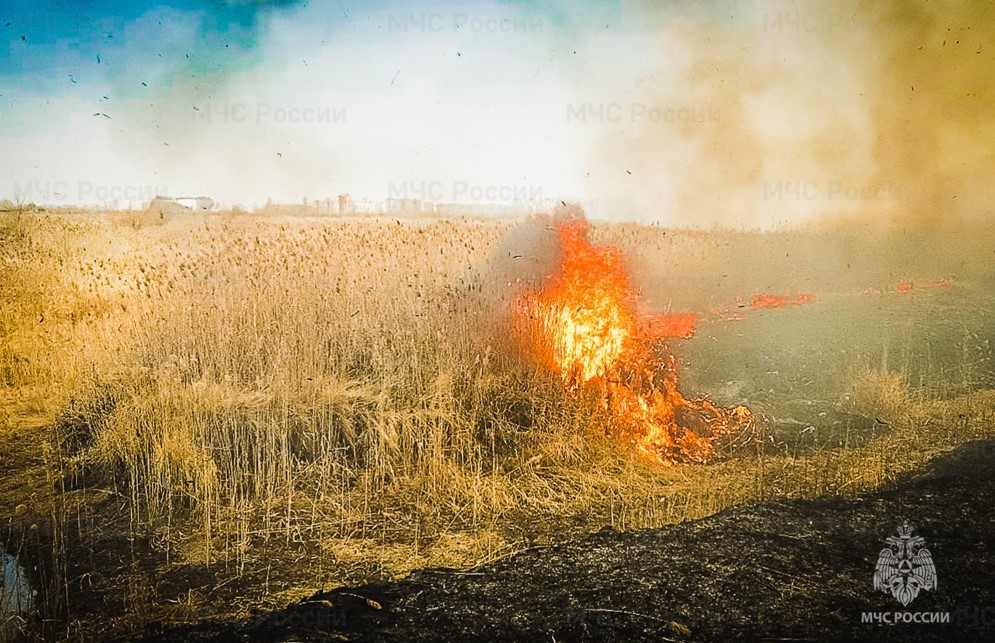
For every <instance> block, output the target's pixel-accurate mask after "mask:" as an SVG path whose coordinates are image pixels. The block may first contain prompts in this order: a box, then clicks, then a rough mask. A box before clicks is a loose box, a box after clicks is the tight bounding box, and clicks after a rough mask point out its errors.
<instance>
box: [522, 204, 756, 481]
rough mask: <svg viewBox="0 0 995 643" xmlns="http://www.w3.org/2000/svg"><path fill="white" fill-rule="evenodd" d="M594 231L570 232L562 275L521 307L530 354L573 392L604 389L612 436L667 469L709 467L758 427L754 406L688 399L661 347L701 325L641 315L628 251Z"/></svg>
mask: <svg viewBox="0 0 995 643" xmlns="http://www.w3.org/2000/svg"><path fill="white" fill-rule="evenodd" d="M586 231H587V222H586V221H585V220H583V219H577V220H575V221H573V222H569V223H562V224H560V226H559V227H558V228H557V234H558V235H559V238H560V242H561V254H562V257H561V260H560V266H559V271H558V272H556V273H554V274H552V275H550V276H549V277H548V279H547V280H546V283H545V284H544V286H543V287H542V289H541V290H538V291H529V292H526V293H524V294H523V295H522V296H521V298H520V300H519V301H518V302H516V310H515V313H516V318H515V322H516V324H517V325H518V327H519V333H520V334H521V335H523V336H524V343H525V345H526V347H527V349H529V350H531V351H532V352H534V353H535V354H537V355H538V356H540V358H541V359H542V360H543V361H545V363H546V364H547V365H548V366H550V367H551V368H553V369H554V370H556V371H557V372H558V373H559V374H560V376H561V377H562V379H563V382H564V384H565V385H567V386H568V387H570V388H571V389H576V388H578V387H581V386H592V387H596V388H597V390H598V391H599V393H600V396H601V399H602V404H603V405H604V407H605V408H606V409H607V410H608V412H609V416H610V422H611V425H612V426H611V429H610V430H612V431H615V432H617V433H619V434H620V435H622V436H624V437H625V438H626V439H627V440H628V441H630V442H631V443H632V444H633V445H634V446H635V449H636V452H637V453H638V454H639V455H640V456H642V457H644V458H646V459H647V460H649V461H651V462H655V463H657V464H671V463H677V462H705V461H707V460H708V459H709V457H711V455H712V453H713V451H714V449H715V443H716V441H717V440H719V439H720V438H722V437H724V436H727V435H730V434H735V433H740V432H744V431H748V430H749V429H750V428H751V427H752V424H753V416H752V414H751V413H750V411H749V409H747V408H746V407H745V406H737V407H735V408H734V409H731V410H727V409H723V408H720V407H718V406H716V405H714V404H712V403H710V402H708V401H707V400H691V399H688V398H685V397H684V396H683V395H681V393H680V392H679V391H678V390H677V365H676V362H675V360H674V359H673V357H672V356H671V355H664V356H663V357H660V356H659V350H658V349H663V350H665V349H666V347H665V346H660V345H659V343H660V342H661V341H662V340H664V339H666V338H668V337H689V336H691V335H692V334H693V333H694V328H695V325H696V323H697V316H696V315H695V314H694V313H679V314H673V315H671V314H662V315H653V314H649V313H645V312H642V313H641V311H640V301H639V297H638V293H637V291H636V290H635V289H633V287H632V286H631V285H630V279H629V276H628V273H627V272H626V269H625V266H624V265H623V261H622V253H621V251H620V250H619V249H618V248H613V247H598V246H592V245H591V244H590V243H588V241H587V239H586ZM680 416H683V417H680ZM695 420H697V422H695ZM694 423H697V425H698V430H694V428H692V426H690V425H691V424H694Z"/></svg>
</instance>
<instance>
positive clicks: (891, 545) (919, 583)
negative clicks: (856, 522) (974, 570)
mask: <svg viewBox="0 0 995 643" xmlns="http://www.w3.org/2000/svg"><path fill="white" fill-rule="evenodd" d="M884 541H885V542H886V543H888V546H887V547H885V548H884V549H882V550H881V553H880V554H878V564H877V566H876V567H875V568H874V589H876V590H879V591H882V592H885V593H887V592H891V595H892V596H894V597H895V598H896V599H898V602H899V603H901V604H902V605H908V604H909V603H911V602H912V601H913V600H914V599H915V597H916V596H918V595H919V590H923V589H926V590H932V589H936V566H935V565H933V556H932V554H930V553H929V550H928V549H926V548H925V547H923V545H924V544H925V542H926V541H925V540H923V538H922V537H921V536H913V535H912V527H911V526H909V524H908V523H906V524H903V525H899V527H898V536H888V537H887V538H885V539H884Z"/></svg>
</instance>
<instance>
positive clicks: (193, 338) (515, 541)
mask: <svg viewBox="0 0 995 643" xmlns="http://www.w3.org/2000/svg"><path fill="white" fill-rule="evenodd" d="M0 216H2V217H5V218H4V219H3V220H2V221H0V294H2V302H3V307H2V311H0V400H2V405H0V449H3V458H4V465H3V467H4V473H3V476H4V477H2V478H0V524H2V525H3V530H5V531H3V530H0V537H2V538H4V540H3V541H0V542H3V544H4V546H5V547H6V549H8V551H11V552H19V553H20V554H21V555H22V556H23V558H24V560H25V561H26V564H27V565H29V566H30V567H31V568H32V569H33V572H32V574H33V575H34V578H35V579H36V584H37V585H38V587H39V594H40V596H41V599H42V600H41V601H40V602H39V604H40V606H41V607H40V608H39V614H38V615H36V617H33V618H34V620H33V621H32V622H30V623H29V626H30V629H31V631H33V632H36V633H37V636H39V637H46V638H61V639H66V640H77V639H84V638H92V637H94V635H95V633H98V632H99V635H100V636H127V635H130V634H134V633H136V632H138V631H140V630H141V628H142V627H143V626H144V625H145V624H146V623H148V622H150V621H153V620H161V621H166V622H183V621H189V620H192V619H196V618H202V617H205V616H211V615H237V614H247V613H249V611H250V610H251V609H252V608H258V607H266V606H279V605H282V604H286V603H287V602H288V601H290V600H292V599H294V598H296V597H298V596H302V595H304V594H307V593H310V592H313V591H315V590H316V589H318V588H321V587H326V588H327V587H334V586H336V585H340V584H343V583H346V582H354V581H357V580H367V579H371V578H384V577H399V576H403V575H404V574H406V573H407V572H409V571H411V570H412V569H415V568H420V567H437V566H456V567H459V566H470V565H474V564H477V563H480V562H483V561H487V560H492V559H496V558H498V557H502V556H505V555H507V554H509V553H512V552H515V551H519V550H522V549H524V548H526V547H528V546H530V545H534V544H536V543H542V542H550V541H561V540H565V539H569V538H571V537H575V536H577V535H579V534H583V533H586V532H590V531H596V530H598V529H600V528H601V527H604V526H612V527H616V528H619V529H632V528H639V527H644V526H659V525H662V524H668V523H673V522H679V521H683V520H687V519H691V518H697V517H701V516H705V515H709V514H712V513H714V512H716V511H718V510H721V509H723V508H726V507H730V506H732V505H734V504H737V503H741V502H745V501H750V500H755V499H761V498H765V499H770V498H786V497H814V496H820V495H825V494H851V493H855V492H857V491H860V490H866V489H870V488H874V487H876V486H878V485H880V484H882V483H884V482H886V481H888V480H891V479H893V478H894V477H895V476H896V475H898V474H899V473H901V472H903V471H908V470H911V469H913V468H915V467H916V466H917V465H918V464H920V463H922V462H924V461H925V460H926V459H927V458H929V457H930V456H931V455H935V454H936V453H939V452H942V451H945V450H947V449H949V448H951V447H952V446H954V445H956V444H959V443H961V442H964V441H966V440H968V439H972V438H976V437H984V436H988V437H990V436H992V435H995V416H993V409H995V395H993V393H992V392H991V391H990V390H987V389H989V388H991V387H992V386H993V385H995V382H993V381H992V366H991V361H990V358H991V346H990V345H989V343H988V341H989V339H990V338H991V330H992V320H991V319H989V318H988V317H987V316H986V315H985V314H984V311H986V310H990V304H991V295H990V292H989V291H990V287H989V286H990V283H991V276H992V274H993V273H992V266H991V258H990V256H989V254H990V250H989V251H987V252H988V254H985V253H983V252H979V253H976V256H974V255H972V257H968V258H966V259H964V260H961V261H960V262H959V263H956V264H954V263H951V262H949V261H948V259H949V257H950V256H952V255H950V254H949V253H948V254H944V252H943V249H942V248H940V250H938V251H937V252H934V253H931V254H930V255H929V258H928V259H924V256H923V255H922V254H920V253H917V252H916V248H917V247H919V245H920V244H922V243H923V238H922V236H921V235H910V236H908V237H903V236H902V235H900V234H894V235H892V236H888V237H887V238H885V237H884V236H883V235H882V236H878V237H876V238H871V237H867V236H862V235H863V233H862V232H859V231H847V230H837V229H832V230H830V229H820V230H817V231H808V232H805V231H783V232H769V233H758V232H734V231H722V230H715V231H681V230H666V229H663V228H659V227H653V226H650V227H644V226H637V225H633V224H626V225H611V224H595V225H594V227H593V230H592V238H593V239H594V240H595V241H596V242H598V243H604V244H611V245H614V246H617V247H619V248H621V249H622V250H623V252H624V253H625V257H626V262H627V266H628V267H629V269H630V271H631V273H632V275H633V279H634V282H635V284H636V286H638V287H639V288H640V289H641V290H642V293H643V296H644V299H645V301H646V302H647V304H648V305H650V306H651V307H652V308H654V309H655V310H658V311H666V310H673V311H682V310H700V311H709V310H712V309H715V308H716V307H720V306H731V307H732V308H733V309H735V308H736V306H737V304H736V303H735V302H736V298H737V297H745V298H746V299H747V300H748V299H749V297H750V296H751V295H753V294H754V293H757V292H787V293H796V292H803V291H811V292H815V293H817V296H818V297H819V299H818V301H817V303H816V304H813V305H812V306H811V307H806V308H797V309H795V308H792V309H785V310H770V311H756V312H748V313H747V315H753V316H751V317H748V318H747V319H745V320H743V321H741V322H735V321H728V322H726V321H721V320H711V321H709V320H706V321H705V322H703V323H702V325H701V327H700V328H699V331H698V333H697V335H696V337H695V338H693V339H688V340H676V339H675V340H667V342H666V348H667V349H668V350H669V351H672V352H674V353H676V354H677V356H678V357H679V358H680V361H681V363H682V364H683V368H684V372H685V374H686V377H684V379H683V380H682V382H683V384H682V388H683V387H688V388H689V389H691V390H688V391H686V392H687V393H696V394H707V395H709V396H710V397H713V398H714V399H716V400H718V401H719V402H721V403H723V404H739V403H743V404H747V405H748V406H750V408H752V409H753V411H754V413H755V414H756V415H757V417H758V420H759V421H758V422H757V424H756V428H755V433H754V434H752V435H750V436H748V438H749V439H748V440H743V441H740V442H739V443H738V444H737V445H736V446H735V448H730V449H728V450H726V451H724V452H722V453H720V454H719V457H717V458H716V459H715V460H714V461H712V462H710V463H708V464H705V465H694V466H683V465H681V466H671V467H661V466H659V465H655V464H652V463H649V462H646V461H644V460H642V459H640V458H638V457H634V454H633V452H632V450H631V449H630V448H628V446H627V445H626V444H625V443H623V442H621V441H619V440H617V439H615V438H613V437H612V436H611V435H610V432H606V431H605V426H606V425H607V424H608V423H609V419H608V418H607V417H606V411H605V408H604V406H603V405H602V404H600V402H599V399H598V397H597V396H596V395H594V394H593V393H592V394H587V393H585V392H584V391H583V390H582V391H580V392H579V393H578V392H577V391H570V390H568V389H567V388H566V387H564V385H563V382H562V381H561V378H560V377H559V375H557V374H556V373H553V372H550V371H549V370H548V369H545V368H543V365H542V364H541V363H540V362H538V361H537V360H535V359H533V358H531V356H529V355H527V354H524V353H523V351H521V350H520V347H518V346H516V344H515V342H514V341H512V338H511V335H510V333H509V320H508V317H507V316H508V310H509V307H510V305H511V302H512V301H513V299H514V296H515V293H516V292H517V291H519V290H520V289H521V288H523V287H526V286H534V285H535V284H536V283H537V281H536V280H540V279H541V278H543V277H544V276H545V275H544V274H543V272H542V270H543V266H542V265H541V262H539V263H536V264H534V265H533V264H529V265H526V267H525V268H521V267H519V266H518V265H517V264H516V263H515V260H516V257H517V258H523V259H525V260H526V261H528V260H529V259H530V257H531V255H529V254H528V250H526V256H525V257H521V256H520V255H516V254H515V253H516V252H517V250H516V248H517V246H516V245H515V239H532V237H530V236H529V234H528V233H529V231H530V230H531V229H532V228H529V226H533V227H534V229H536V230H539V229H542V228H543V226H542V225H541V223H542V222H541V221H540V222H539V223H536V222H532V223H529V224H525V226H524V227H523V226H522V225H521V224H520V223H519V222H513V221H476V220H458V221H457V220H439V221H433V220H406V221H400V220H390V219H372V218H371V219H353V220H345V219H316V218H305V217H293V216H283V217H262V216H260V217H253V216H251V215H243V214H231V213H221V214H214V215H209V216H196V215H191V216H190V217H189V218H181V217H177V218H174V219H172V220H169V221H166V222H157V221H147V220H145V219H144V218H143V217H142V216H141V215H138V214H130V215H123V214H93V215H82V214H78V215H69V214H63V215H59V216H47V215H45V214H37V213H35V214H23V215H18V216H15V215H14V214H13V213H7V214H2V213H0ZM523 230H524V231H525V233H523ZM882 239H884V240H883V241H882ZM529 243H531V241H530V242H529ZM935 243H936V244H939V243H940V242H938V241H937V242H935ZM526 245H528V244H526ZM955 245H956V244H954V243H953V242H951V246H955ZM982 246H984V244H979V247H982ZM932 247H934V248H936V247H937V245H934V246H932ZM949 277H953V278H954V285H953V286H952V287H950V288H943V289H940V288H937V289H935V291H928V292H927V291H923V292H922V293H913V294H912V295H911V296H909V297H905V298H901V297H902V295H901V294H895V293H889V292H887V289H892V290H893V289H894V284H896V283H898V282H900V281H902V280H905V279H909V280H916V279H939V278H949ZM986 280H987V281H986ZM865 287H874V288H877V289H880V290H881V291H882V292H883V293H884V294H879V295H874V296H862V295H861V294H860V293H861V289H863V288H865ZM862 307H863V308H862ZM809 311H811V312H809ZM872 320H873V323H874V324H877V326H876V327H874V328H870V327H868V324H869V323H870V322H871V321H872ZM944 324H948V325H949V324H952V325H953V326H952V328H953V329H952V330H951V329H950V328H947V326H944ZM812 328H817V329H819V330H818V334H819V338H820V340H821V341H824V342H827V343H826V344H825V346H823V348H824V350H823V349H819V350H823V352H822V353H818V352H817V351H816V349H814V348H812V349H810V348H809V347H810V346H814V344H812V343H806V341H807V340H806V337H808V336H807V335H806V333H808V332H813V333H815V331H811V329H812ZM827 328H828V329H829V330H826V329H827ZM833 333H835V335H834V334H833ZM827 338H830V339H827ZM830 340H832V341H836V342H837V343H836V344H832V347H831V348H827V346H829V343H828V342H830ZM837 340H839V341H837ZM813 341H815V340H813ZM820 346H822V345H820ZM841 348H842V349H843V350H842V352H841V351H840V349H841ZM847 348H849V349H850V350H849V351H847ZM778 360H780V361H778ZM790 368H795V369H797V370H796V371H791V370H790ZM802 371H804V372H802ZM782 372H783V375H778V374H779V373H782ZM779 377H780V378H781V379H778V378H779ZM787 380H790V381H789V382H788V383H786V384H785V382H786V381H787ZM803 382H810V383H811V382H815V384H812V388H810V389H804V386H803V385H802V383H803ZM782 385H783V389H782V388H779V387H781V386H782ZM813 390H814V392H813ZM800 399H801V400H802V402H799V400H800ZM807 401H811V403H809V402H807ZM805 404H808V406H810V407H813V405H815V406H814V407H813V408H814V409H815V411H813V413H812V414H811V419H809V417H808V416H805V417H802V416H801V415H799V413H802V412H800V411H799V412H798V413H795V412H794V411H793V410H792V409H796V408H797V407H798V406H804V405H805ZM792 405H794V406H792ZM798 417H801V420H799V419H797V418H798ZM820 418H822V419H821V420H820ZM830 419H833V420H835V423H831V422H830ZM820 422H824V424H825V425H826V426H825V427H823V426H822V425H821V424H820ZM796 425H797V426H796Z"/></svg>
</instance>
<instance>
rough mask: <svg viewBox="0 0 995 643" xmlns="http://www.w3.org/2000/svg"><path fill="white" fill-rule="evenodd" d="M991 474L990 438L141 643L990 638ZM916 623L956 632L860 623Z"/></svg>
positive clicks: (151, 636) (993, 444)
mask: <svg viewBox="0 0 995 643" xmlns="http://www.w3.org/2000/svg"><path fill="white" fill-rule="evenodd" d="M993 465H995V441H992V440H978V441H972V442H968V443H965V444H962V445H960V446H958V447H957V448H955V449H953V450H952V451H950V452H947V453H945V454H943V455H940V456H938V457H936V458H934V459H933V460H931V461H930V462H929V463H928V464H927V465H926V466H924V467H922V468H921V469H919V470H918V471H915V472H913V473H910V474H906V475H903V476H900V477H899V479H898V480H897V481H896V482H894V483H893V484H890V485H887V486H885V487H883V488H881V489H879V490H875V491H873V492H869V493H864V494H860V495H858V496H854V497H847V498H844V497H823V498H818V499H814V500H784V501H761V502H752V503H747V504H743V505H739V506H736V507H733V508H730V509H726V510H723V511H720V512H718V513H717V514H715V515H712V516H709V517H707V518H703V519H700V520H694V521H688V522H685V523H681V524H678V525H673V526H666V527H661V528H653V529H639V530H634V531H628V532H617V531H614V530H612V529H610V528H609V529H604V530H602V531H600V532H598V533H594V534H590V535H587V536H584V537H582V538H578V539H577V540H575V541H572V542H569V543H566V544H562V545H556V546H550V547H540V548H533V549H528V550H525V551H522V552H519V553H517V554H514V555H512V556H509V557H507V558H504V559H502V560H499V561H496V562H492V563H489V564H486V565H483V566H480V567H476V568H472V569H467V570H455V569H422V570H418V571H416V572H414V573H412V574H411V575H410V576H409V577H407V578H405V579H403V580H400V581H397V582H389V583H371V584H365V585H360V586H356V587H341V588H336V589H334V590H332V591H328V592H319V593H316V594H314V595H312V596H311V597H309V598H306V599H304V600H302V601H300V602H298V603H295V604H292V605H290V606H288V607H287V608H285V609H283V610H279V611H274V612H266V613H263V612H260V613H258V614H255V615H253V616H252V617H249V618H247V619H241V620H237V621H216V620H212V621H204V622H201V623H198V624H194V625H187V626H181V627H164V626H163V625H161V624H152V625H150V626H149V627H148V628H147V629H146V631H145V633H144V635H143V636H142V637H141V638H140V639H137V640H142V641H153V640H154V641H227V640H253V641H283V640H289V639H291V638H292V639H293V640H306V641H331V640H415V641H441V640H557V641H559V640H661V639H662V640H688V641H717V640H730V639H738V640H762V639H772V638H778V639H782V640H784V639H787V640H843V639H846V640H891V639H893V638H895V637H900V638H902V639H904V640H950V639H955V638H959V639H964V638H965V637H966V638H968V639H975V638H978V637H983V636H985V635H988V634H991V633H992V630H993V629H995V580H993V576H992V570H993V569H995V551H993V549H992V547H991V544H992V540H995V512H993V510H992V506H993V502H995V480H993V479H992V476H991V474H990V471H991V470H992V466H993ZM905 522H908V523H909V524H911V525H913V526H914V528H915V530H916V533H917V534H918V535H920V536H921V537H923V538H924V539H925V546H926V547H928V549H929V550H930V552H931V553H932V556H933V559H934V561H935V565H936V569H937V587H936V588H935V589H934V590H931V591H922V592H921V593H920V594H919V595H918V596H917V597H916V598H915V600H914V601H913V602H912V603H911V604H909V605H908V606H905V607H903V606H902V605H901V603H899V602H898V601H897V600H896V599H895V598H894V597H893V596H892V595H890V594H887V593H885V592H878V591H875V590H874V588H873V581H872V578H873V573H874V568H875V563H876V561H877V557H878V554H879V552H880V551H881V549H882V548H883V547H884V546H885V544H884V539H885V538H886V537H887V536H890V535H894V534H895V530H896V527H897V525H899V524H902V523H905ZM906 612H907V613H911V614H913V616H914V614H915V613H927V614H939V615H940V616H938V617H935V618H937V620H942V621H946V622H935V623H934V622H931V623H921V622H909V623H904V622H901V623H898V624H888V623H885V622H879V621H876V620H874V617H873V616H872V619H871V621H870V622H865V620H866V618H867V617H866V616H865V613H868V614H871V615H874V614H876V615H878V616H880V615H882V614H885V613H888V614H890V615H891V616H890V617H887V618H888V619H889V620H892V619H898V620H901V619H903V618H905V617H903V616H901V614H902V613H906ZM896 613H897V614H899V616H895V614H896ZM943 614H946V615H948V616H946V617H943V616H942V615H943ZM917 618H921V617H917ZM926 618H934V617H926Z"/></svg>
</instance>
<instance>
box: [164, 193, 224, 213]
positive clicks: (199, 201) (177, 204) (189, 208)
mask: <svg viewBox="0 0 995 643" xmlns="http://www.w3.org/2000/svg"><path fill="white" fill-rule="evenodd" d="M213 209H214V199H211V198H209V197H206V196H181V197H168V196H157V197H156V198H154V199H152V202H151V203H149V210H150V211H152V212H154V213H157V214H159V215H160V216H161V215H164V214H182V213H184V212H207V211H210V210H213Z"/></svg>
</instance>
